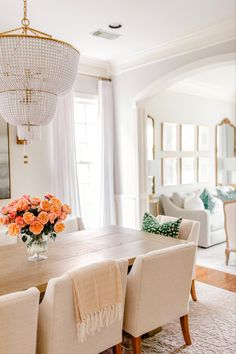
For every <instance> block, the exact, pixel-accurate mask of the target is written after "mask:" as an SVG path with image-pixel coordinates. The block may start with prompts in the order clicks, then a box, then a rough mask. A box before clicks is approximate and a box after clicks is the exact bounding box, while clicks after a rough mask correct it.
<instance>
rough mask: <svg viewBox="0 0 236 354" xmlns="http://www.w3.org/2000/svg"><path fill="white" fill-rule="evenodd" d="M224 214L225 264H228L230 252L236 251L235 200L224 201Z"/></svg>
mask: <svg viewBox="0 0 236 354" xmlns="http://www.w3.org/2000/svg"><path fill="white" fill-rule="evenodd" d="M224 215H225V234H226V249H225V257H226V259H225V264H226V265H229V256H230V252H236V200H229V201H226V202H224Z"/></svg>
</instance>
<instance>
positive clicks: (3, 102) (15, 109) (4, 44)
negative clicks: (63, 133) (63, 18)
mask: <svg viewBox="0 0 236 354" xmlns="http://www.w3.org/2000/svg"><path fill="white" fill-rule="evenodd" d="M23 1H24V17H23V19H22V21H21V22H22V27H20V28H17V29H14V30H10V31H7V32H4V33H0V114H1V115H2V116H3V118H4V119H5V120H6V121H7V122H8V123H10V124H13V125H17V126H19V127H18V133H19V134H20V135H21V136H24V139H26V140H29V138H30V140H34V139H38V137H39V136H40V128H39V127H40V126H41V125H45V124H48V123H49V122H50V121H51V120H52V119H53V116H54V114H55V111H56V105H57V95H62V94H65V93H66V92H68V91H69V90H70V89H71V88H72V86H73V83H74V81H75V79H76V75H77V71H78V63H79V52H78V51H77V50H76V49H75V48H74V47H72V46H71V45H70V44H68V43H66V42H63V41H59V40H56V39H54V38H52V37H51V36H50V35H48V34H46V33H43V32H41V31H38V30H36V29H33V28H31V27H30V26H29V25H30V22H29V20H28V19H27V3H26V0H23ZM27 127H28V128H27Z"/></svg>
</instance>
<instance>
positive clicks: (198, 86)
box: [168, 79, 235, 103]
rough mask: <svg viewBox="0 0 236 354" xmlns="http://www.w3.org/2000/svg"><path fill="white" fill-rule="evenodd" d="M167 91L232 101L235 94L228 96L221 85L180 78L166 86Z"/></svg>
mask: <svg viewBox="0 0 236 354" xmlns="http://www.w3.org/2000/svg"><path fill="white" fill-rule="evenodd" d="M168 91H172V92H178V93H184V94H187V95H192V96H200V97H204V98H210V99H215V100H220V101H226V102H232V103H233V102H234V101H235V95H232V96H230V95H229V94H227V92H225V90H224V89H223V88H222V87H220V86H216V85H211V84H208V83H205V82H200V81H197V80H188V79H185V80H182V81H180V82H177V83H176V84H175V85H173V86H172V87H170V88H168Z"/></svg>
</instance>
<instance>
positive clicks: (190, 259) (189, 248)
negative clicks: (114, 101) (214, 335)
mask: <svg viewBox="0 0 236 354" xmlns="http://www.w3.org/2000/svg"><path fill="white" fill-rule="evenodd" d="M195 249H196V247H195V244H194V243H187V244H181V245H177V246H173V247H171V248H165V249H161V250H157V251H153V252H150V253H147V254H145V255H142V256H138V257H137V258H136V260H135V262H134V265H133V267H132V269H131V271H130V273H129V275H128V280H127V291H126V301H125V313H124V325H123V329H124V331H126V332H127V333H129V334H130V335H131V336H132V345H133V353H134V354H141V335H142V334H145V333H148V332H150V331H152V330H154V329H156V328H157V327H161V326H164V325H166V324H167V323H169V322H173V321H175V320H176V319H180V323H181V327H182V332H183V336H184V340H185V343H186V344H187V345H191V338H190V334H189V329H188V312H189V291H190V286H191V279H192V270H193V263H194V257H195Z"/></svg>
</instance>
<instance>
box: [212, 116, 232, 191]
mask: <svg viewBox="0 0 236 354" xmlns="http://www.w3.org/2000/svg"><path fill="white" fill-rule="evenodd" d="M216 185H221V186H223V185H234V186H235V185H236V126H235V125H234V124H232V123H231V121H230V120H229V119H228V118H224V119H223V120H222V122H221V123H220V124H218V125H217V126H216Z"/></svg>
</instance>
